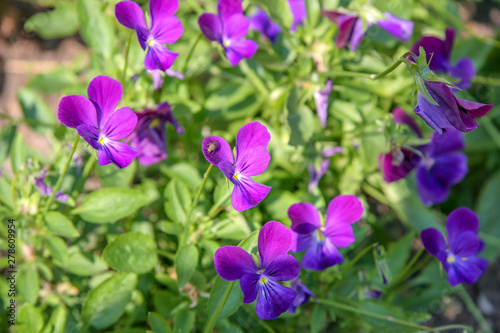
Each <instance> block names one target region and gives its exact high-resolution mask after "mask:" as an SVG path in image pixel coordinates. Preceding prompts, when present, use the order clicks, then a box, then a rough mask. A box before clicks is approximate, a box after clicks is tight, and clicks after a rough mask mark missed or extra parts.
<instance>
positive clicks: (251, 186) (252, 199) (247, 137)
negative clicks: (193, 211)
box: [202, 121, 271, 211]
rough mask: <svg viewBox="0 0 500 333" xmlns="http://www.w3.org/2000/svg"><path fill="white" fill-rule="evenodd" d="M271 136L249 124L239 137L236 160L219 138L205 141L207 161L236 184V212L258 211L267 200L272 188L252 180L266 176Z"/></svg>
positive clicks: (265, 129)
mask: <svg viewBox="0 0 500 333" xmlns="http://www.w3.org/2000/svg"><path fill="white" fill-rule="evenodd" d="M270 140H271V135H270V134H269V132H268V131H267V128H266V127H265V126H264V125H262V124H261V123H259V122H257V121H254V122H251V123H248V124H246V125H245V126H243V127H242V128H240V130H239V131H238V134H237V135H236V158H233V153H232V151H231V147H230V146H229V143H227V141H226V140H224V139H223V138H221V137H220V136H209V137H206V138H205V139H204V140H203V143H202V151H203V155H205V158H206V159H207V161H208V162H209V163H211V164H213V165H216V166H218V167H219V169H220V171H222V173H223V174H224V175H225V176H226V177H227V178H228V179H229V180H230V181H231V182H232V183H233V184H234V189H233V194H232V197H231V203H232V204H233V207H234V209H236V210H237V211H243V210H247V209H250V208H252V207H255V206H257V205H258V204H259V202H261V201H262V200H264V198H265V197H266V196H267V194H268V193H269V191H270V190H271V187H270V186H266V185H262V184H259V183H256V182H254V181H253V179H252V178H251V177H252V176H257V175H260V174H261V173H263V172H264V171H265V170H266V169H267V166H268V165H269V161H270V160H271V155H269V152H268V151H267V144H268V143H269V141H270Z"/></svg>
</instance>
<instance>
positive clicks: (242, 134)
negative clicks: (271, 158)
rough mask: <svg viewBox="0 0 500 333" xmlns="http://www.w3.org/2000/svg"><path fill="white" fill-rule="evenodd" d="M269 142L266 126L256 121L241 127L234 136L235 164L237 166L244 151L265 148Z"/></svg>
mask: <svg viewBox="0 0 500 333" xmlns="http://www.w3.org/2000/svg"><path fill="white" fill-rule="evenodd" d="M270 140H271V134H269V131H268V130H267V128H266V126H264V125H262V124H261V123H259V122H258V121H254V122H251V123H248V124H246V125H244V126H243V127H241V128H240V130H239V131H238V134H237V135H236V164H239V161H240V156H243V155H244V154H245V151H246V150H249V149H252V148H255V147H259V146H267V144H268V143H269V141H270Z"/></svg>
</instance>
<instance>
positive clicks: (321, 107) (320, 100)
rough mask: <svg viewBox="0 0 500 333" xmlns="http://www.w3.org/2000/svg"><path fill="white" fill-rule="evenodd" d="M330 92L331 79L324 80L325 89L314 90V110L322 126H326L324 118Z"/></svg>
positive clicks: (326, 113)
mask: <svg viewBox="0 0 500 333" xmlns="http://www.w3.org/2000/svg"><path fill="white" fill-rule="evenodd" d="M331 92H332V80H328V81H327V82H326V88H325V89H318V90H316V91H315V92H314V94H313V97H314V103H315V104H316V112H317V113H318V117H319V121H320V122H321V126H322V127H326V118H327V116H328V97H329V96H330V93H331Z"/></svg>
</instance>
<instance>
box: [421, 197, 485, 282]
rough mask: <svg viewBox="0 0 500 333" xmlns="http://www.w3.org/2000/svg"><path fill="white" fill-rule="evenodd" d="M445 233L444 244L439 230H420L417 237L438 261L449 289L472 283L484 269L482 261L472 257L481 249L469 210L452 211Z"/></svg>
mask: <svg viewBox="0 0 500 333" xmlns="http://www.w3.org/2000/svg"><path fill="white" fill-rule="evenodd" d="M446 230H447V232H448V244H447V243H446V241H445V239H444V236H443V234H442V233H441V232H440V231H439V230H437V229H434V228H428V229H425V230H423V231H422V232H421V233H420V237H421V238H422V243H423V244H424V247H425V249H426V250H427V252H429V253H430V254H432V255H433V256H434V257H437V258H438V259H439V261H441V263H442V264H443V268H444V270H445V271H446V273H448V281H450V284H451V285H452V286H456V285H458V284H460V283H468V284H471V283H474V282H476V281H477V279H478V278H479V276H481V274H483V272H484V271H485V270H486V267H487V266H488V261H487V260H486V259H483V258H479V257H477V256H476V254H478V253H479V252H481V251H482V249H483V246H484V244H483V242H482V241H481V239H479V237H478V236H477V233H478V231H479V219H478V218H477V215H476V214H475V213H474V212H473V211H472V210H470V209H469V208H465V207H461V208H458V209H455V210H454V211H453V212H451V213H450V215H449V216H448V219H447V220H446Z"/></svg>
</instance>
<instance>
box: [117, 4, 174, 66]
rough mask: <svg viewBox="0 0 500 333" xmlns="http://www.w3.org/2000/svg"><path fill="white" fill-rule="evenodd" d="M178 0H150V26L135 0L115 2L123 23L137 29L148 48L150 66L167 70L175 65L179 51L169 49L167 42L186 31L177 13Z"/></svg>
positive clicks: (119, 18) (118, 18)
mask: <svg viewBox="0 0 500 333" xmlns="http://www.w3.org/2000/svg"><path fill="white" fill-rule="evenodd" d="M178 6H179V1H178V0H150V1H149V16H150V18H151V26H150V27H149V28H148V26H147V25H146V21H145V20H144V13H143V11H142V9H141V7H139V5H138V4H137V3H135V2H134V1H121V2H119V3H117V4H116V6H115V16H116V19H117V20H118V22H120V24H121V25H123V26H125V27H127V28H129V29H133V30H135V32H136V33H137V38H138V39H139V44H141V47H142V49H143V50H145V49H146V47H147V48H148V50H147V53H146V58H145V60H144V66H146V69H149V70H154V69H161V70H162V71H165V70H167V69H168V68H170V66H172V64H173V63H174V61H175V58H177V56H178V55H179V54H178V53H175V52H171V51H169V50H168V49H167V48H166V47H165V46H164V45H163V44H172V43H174V42H176V41H177V40H178V39H179V38H180V37H181V35H182V33H183V31H184V27H183V26H182V24H181V22H180V21H179V19H178V18H177V17H175V16H173V15H174V14H175V12H177V7H178Z"/></svg>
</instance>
